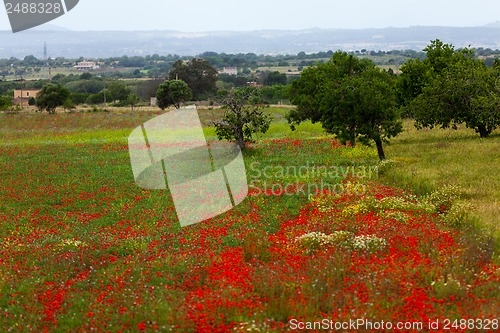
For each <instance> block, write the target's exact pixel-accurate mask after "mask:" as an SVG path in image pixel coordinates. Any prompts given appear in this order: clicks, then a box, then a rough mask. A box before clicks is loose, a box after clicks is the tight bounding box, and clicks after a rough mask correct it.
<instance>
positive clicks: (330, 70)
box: [287, 52, 402, 159]
mask: <svg viewBox="0 0 500 333" xmlns="http://www.w3.org/2000/svg"><path fill="white" fill-rule="evenodd" d="M289 95H290V100H291V102H292V103H293V104H295V105H297V108H296V109H295V110H292V111H290V113H289V114H288V115H287V118H288V121H289V123H290V124H291V126H292V129H293V128H294V126H295V125H296V124H299V123H300V122H302V121H304V120H308V119H309V120H311V121H312V122H321V124H322V126H323V128H324V129H325V130H326V131H327V132H329V133H334V134H335V135H336V136H337V137H338V138H339V139H340V140H341V142H343V143H346V142H347V141H349V142H350V144H351V146H355V144H356V140H357V139H358V138H359V139H360V140H361V141H362V142H363V143H365V144H370V142H371V141H374V142H375V144H376V146H377V151H378V155H379V158H380V159H385V153H384V150H383V146H382V143H383V142H384V141H387V139H389V138H391V137H394V136H396V135H397V134H399V133H400V132H401V131H402V124H401V121H400V117H399V112H398V109H397V100H396V90H395V80H394V78H393V77H392V76H391V75H390V74H388V73H387V72H385V71H383V70H380V69H379V68H377V67H376V66H375V64H374V63H373V62H371V61H370V60H366V59H358V58H356V57H354V56H352V55H349V54H347V53H345V52H336V53H335V54H334V55H333V56H332V58H331V59H330V60H329V61H328V62H326V63H323V64H318V65H316V66H311V67H308V68H307V69H305V70H304V72H303V73H302V75H301V76H300V78H299V79H297V80H295V81H293V82H292V84H291V87H290V91H289Z"/></svg>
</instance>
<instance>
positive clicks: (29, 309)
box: [0, 108, 500, 332]
mask: <svg viewBox="0 0 500 333" xmlns="http://www.w3.org/2000/svg"><path fill="white" fill-rule="evenodd" d="M217 112H220V110H209V109H203V110H200V117H201V119H202V121H203V123H204V124H205V125H206V126H207V127H206V129H205V132H206V135H207V137H208V138H209V139H211V140H214V139H215V138H214V130H213V129H212V128H210V127H208V125H209V124H210V121H211V120H212V119H214V118H215V117H216V115H217ZM268 112H269V113H271V114H272V115H273V118H274V119H275V121H274V123H273V124H272V126H271V128H270V130H269V131H268V133H267V134H266V135H264V136H260V137H258V140H257V142H255V143H252V144H250V147H249V148H248V149H247V150H246V151H245V152H244V159H245V164H246V168H247V179H248V183H249V188H250V193H249V195H248V197H247V198H246V199H245V200H244V201H243V202H242V203H241V204H240V205H238V206H237V207H236V208H235V209H233V210H232V211H230V212H227V213H225V214H223V215H220V216H218V217H216V218H213V219H211V220H209V221H205V222H202V223H199V224H196V225H193V226H189V227H184V228H181V227H180V226H179V223H178V221H177V217H176V213H175V210H174V208H173V203H172V199H171V197H170V195H169V192H168V191H158V190H155V191H153V190H151V191H149V190H143V189H141V188H139V187H137V186H136V185H135V183H134V179H133V175H132V171H131V167H130V158H129V155H128V146H127V137H128V135H129V134H130V132H131V131H132V130H133V129H134V128H135V127H137V126H139V125H140V124H142V123H143V122H145V121H147V120H149V119H151V118H153V117H154V116H156V115H158V114H161V112H160V111H145V110H142V111H141V112H130V111H128V110H123V111H116V110H114V111H113V112H81V113H80V112H76V113H71V114H69V113H68V114H66V113H58V114H55V115H47V114H46V113H43V114H40V113H19V114H0V170H1V171H0V172H1V178H0V198H1V201H0V253H1V255H0V317H1V318H2V319H1V320H0V328H1V330H2V331H10V332H43V331H46V332H52V331H55V332H59V331H61V332H68V331H70V332H90V331H95V332H120V331H121V332H133V331H146V332H169V331H172V332H258V331H260V332H283V331H287V330H289V329H291V328H294V327H295V328H298V327H299V325H300V323H304V322H307V321H309V322H311V321H321V320H323V319H326V320H327V321H325V322H328V323H329V324H330V325H333V323H339V322H348V321H349V320H358V319H359V320H361V319H362V318H365V319H366V320H365V322H364V324H363V325H362V326H359V327H357V328H356V329H344V330H342V329H340V330H338V331H349V332H351V331H352V332H363V331H365V330H366V331H370V330H369V326H367V325H369V324H368V322H367V321H369V322H371V323H372V325H377V323H378V324H379V323H380V322H381V321H382V320H384V321H385V323H386V324H387V323H391V324H392V325H394V329H393V331H395V332H397V331H399V332H414V331H417V330H418V329H419V328H420V326H419V325H421V328H422V329H423V331H430V332H466V331H467V332H469V331H473V330H474V329H478V330H479V331H481V332H494V331H497V330H498V325H499V323H498V318H499V313H500V308H499V305H500V304H499V302H498V300H499V299H500V292H499V282H500V268H499V266H498V264H499V262H498V246H497V245H495V244H498V242H496V243H495V239H496V240H498V236H499V231H498V222H499V218H498V215H499V214H498V204H499V188H500V180H499V177H498V172H496V171H497V170H496V169H498V165H499V153H498V151H499V149H498V147H499V134H498V131H497V132H496V133H494V134H493V135H492V137H491V138H488V139H486V140H484V139H483V140H480V139H479V138H478V135H477V134H475V133H473V131H471V130H467V129H464V128H460V129H459V130H458V131H448V130H446V131H442V130H438V129H434V130H426V131H418V132H417V131H415V130H414V129H413V128H412V124H411V122H409V121H407V122H405V128H406V129H407V131H406V132H404V133H403V134H401V135H400V136H398V137H397V138H396V139H394V140H393V143H392V144H391V145H389V146H387V156H388V158H389V159H390V161H387V162H384V163H382V164H380V163H379V161H378V160H377V154H376V151H375V148H364V147H356V148H350V147H345V146H341V145H340V144H339V143H338V142H337V141H336V140H334V139H333V138H332V137H331V136H329V135H326V134H325V133H323V131H322V130H321V126H320V125H318V124H311V123H303V124H301V125H300V126H298V127H297V130H296V131H294V132H291V131H290V130H289V129H288V127H287V124H286V123H285V121H284V118H283V115H284V113H285V112H286V109H284V108H283V109H281V108H270V109H268ZM468 205H471V206H468ZM495 256H496V257H495ZM330 320H331V322H330ZM436 321H439V325H438V326H435V325H434V324H433V325H434V326H432V325H431V323H436ZM359 323H360V324H361V322H359ZM374 323H375V324H374ZM397 323H402V324H403V326H401V327H400V328H399V329H396V325H397ZM329 328H332V327H331V326H329ZM387 328H388V326H386V329H387ZM334 329H335V328H332V330H334ZM371 331H374V330H371Z"/></svg>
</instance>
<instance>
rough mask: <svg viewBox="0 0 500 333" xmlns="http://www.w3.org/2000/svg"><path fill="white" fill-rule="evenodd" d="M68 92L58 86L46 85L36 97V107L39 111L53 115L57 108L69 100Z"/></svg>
mask: <svg viewBox="0 0 500 333" xmlns="http://www.w3.org/2000/svg"><path fill="white" fill-rule="evenodd" d="M69 95H70V93H69V91H68V90H67V89H66V88H64V87H63V86H61V85H60V84H52V83H49V84H46V85H44V86H43V88H42V90H40V92H38V94H37V96H36V106H37V107H38V109H39V110H40V111H42V110H47V112H48V113H55V112H56V108H57V107H58V106H62V105H64V102H66V100H67V99H68V98H69Z"/></svg>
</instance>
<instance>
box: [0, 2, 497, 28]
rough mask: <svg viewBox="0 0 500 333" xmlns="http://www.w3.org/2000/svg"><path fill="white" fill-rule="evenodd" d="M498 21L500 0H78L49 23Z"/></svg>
mask: <svg viewBox="0 0 500 333" xmlns="http://www.w3.org/2000/svg"><path fill="white" fill-rule="evenodd" d="M8 1H9V0H5V1H4V2H8ZM11 1H12V0H11ZM17 1H18V0H17ZM25 1H26V2H29V1H30V0H25ZM495 21H500V1H499V0H467V1H465V0H343V1H335V0H302V1H299V0H275V1H273V0H247V1H238V0H212V1H210V0H175V1H173V0H139V1H132V0H80V1H79V3H78V5H77V6H76V7H75V8H74V9H73V10H71V11H70V12H68V13H67V14H66V15H64V16H62V17H59V18H57V19H55V20H53V21H51V22H50V24H52V25H56V26H59V27H63V28H67V29H71V30H80V31H87V30H117V31H129V30H176V31H185V32H204V31H221V30H229V31H249V30H262V29H280V30H299V29H309V28H350V29H352V28H354V29H359V28H385V27H408V26H415V25H425V26H481V25H484V24H487V23H492V22H495ZM0 30H10V25H9V21H8V17H7V14H6V12H5V10H0Z"/></svg>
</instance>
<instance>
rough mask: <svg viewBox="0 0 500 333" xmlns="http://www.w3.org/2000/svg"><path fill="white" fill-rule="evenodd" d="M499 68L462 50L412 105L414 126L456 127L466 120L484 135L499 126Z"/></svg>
mask: <svg viewBox="0 0 500 333" xmlns="http://www.w3.org/2000/svg"><path fill="white" fill-rule="evenodd" d="M499 82H500V71H498V70H496V69H495V68H489V67H487V66H486V64H485V63H484V61H482V60H478V59H476V58H475V56H474V51H473V50H470V49H463V50H460V51H457V52H455V53H454V54H453V61H451V62H450V63H449V64H448V65H447V67H446V68H444V69H443V70H442V71H441V72H440V73H439V74H438V75H436V76H435V77H434V78H433V79H432V80H430V82H429V83H428V84H427V85H426V86H425V87H424V88H423V89H422V93H421V94H419V95H418V96H417V97H416V98H415V99H414V100H413V101H412V103H411V104H410V108H411V109H412V112H413V113H414V114H415V126H416V127H417V128H422V127H430V128H432V127H434V126H437V125H439V126H440V127H441V128H447V127H450V126H451V127H452V128H456V125H457V124H460V123H465V125H466V126H467V127H468V128H472V129H474V130H475V131H476V132H477V133H479V135H480V137H481V138H485V137H487V136H488V135H489V134H491V132H492V131H493V130H494V129H495V128H496V127H498V126H499V125H500V113H499V111H500V85H499Z"/></svg>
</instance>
